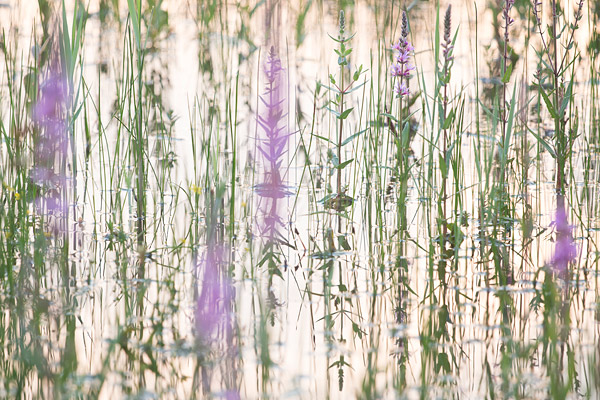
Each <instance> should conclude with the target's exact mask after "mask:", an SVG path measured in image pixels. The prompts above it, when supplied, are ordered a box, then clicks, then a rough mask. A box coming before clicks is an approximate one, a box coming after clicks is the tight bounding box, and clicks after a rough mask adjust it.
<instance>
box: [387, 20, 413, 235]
mask: <svg viewBox="0 0 600 400" xmlns="http://www.w3.org/2000/svg"><path fill="white" fill-rule="evenodd" d="M408 34H409V28H408V17H407V15H406V12H403V13H402V31H401V36H400V39H399V40H398V42H396V43H395V44H393V45H392V49H393V50H394V51H396V52H397V53H396V54H395V55H394V62H393V64H392V65H391V67H390V75H391V76H392V79H393V80H394V93H395V94H396V97H397V98H398V103H397V104H398V119H397V121H398V122H399V125H400V129H399V130H398V131H397V132H396V137H395V143H396V151H397V166H396V172H395V173H396V175H397V177H398V178H399V179H398V181H399V182H400V194H399V199H398V203H399V204H404V202H405V199H406V196H407V192H408V182H407V179H408V146H409V124H408V117H407V118H406V121H405V118H404V115H405V114H408V113H406V112H405V110H404V100H405V99H406V100H408V96H409V94H410V89H409V79H410V77H411V74H412V72H413V71H414V69H415V66H414V65H413V64H412V61H411V58H412V54H413V52H414V47H413V46H412V44H411V43H410V42H409V41H408ZM406 104H408V102H407V103H406ZM393 132H394V131H393ZM406 229H407V220H406V212H404V208H402V207H401V208H399V209H398V230H399V231H400V232H404V231H406Z"/></svg>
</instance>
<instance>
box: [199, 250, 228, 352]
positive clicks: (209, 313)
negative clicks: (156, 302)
mask: <svg viewBox="0 0 600 400" xmlns="http://www.w3.org/2000/svg"><path fill="white" fill-rule="evenodd" d="M225 256H226V251H225V248H224V246H222V245H217V244H209V245H208V248H207V250H206V252H205V254H204V255H203V257H202V259H201V260H200V263H199V264H198V266H197V272H198V277H199V280H200V284H199V293H198V298H197V301H196V310H195V323H196V332H197V334H198V335H199V339H200V340H201V342H202V343H204V344H209V343H210V342H212V341H213V340H215V338H216V336H217V334H218V330H219V327H222V329H223V331H222V333H223V334H224V336H225V337H228V336H229V335H230V334H231V330H232V327H233V304H234V301H235V292H234V288H233V285H232V283H231V281H230V279H229V277H228V274H227V263H226V262H225V261H226V258H225Z"/></svg>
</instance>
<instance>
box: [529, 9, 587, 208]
mask: <svg viewBox="0 0 600 400" xmlns="http://www.w3.org/2000/svg"><path fill="white" fill-rule="evenodd" d="M583 2H584V1H583V0H579V2H578V3H576V6H577V7H576V9H575V12H574V21H573V22H571V23H567V22H566V21H565V24H564V26H563V27H562V28H561V27H560V25H559V22H560V21H559V19H560V17H561V15H562V10H561V8H560V5H558V4H557V1H556V0H551V2H550V6H551V19H552V22H551V24H550V25H549V26H548V28H549V31H548V32H547V33H544V31H543V27H542V14H541V6H542V1H541V0H535V3H534V7H533V15H534V18H535V21H536V28H537V31H538V35H539V37H540V40H541V51H540V52H539V57H540V59H541V61H542V62H543V64H544V65H545V66H547V67H548V68H544V70H542V69H540V70H538V71H537V72H536V74H535V75H534V78H535V79H536V81H537V82H536V86H537V88H538V90H539V93H540V95H541V96H542V99H543V101H544V104H545V105H546V108H547V110H548V112H549V113H550V116H551V117H552V120H553V122H554V146H553V148H551V147H550V146H549V145H548V144H547V143H546V142H545V141H544V140H543V138H540V137H538V140H539V141H540V142H541V143H542V144H543V145H544V147H546V148H549V149H551V154H552V156H553V157H554V158H555V159H556V174H555V181H556V185H555V187H556V191H557V192H558V195H559V196H562V195H564V193H565V185H566V177H567V174H566V172H565V168H566V163H567V160H568V159H569V158H570V156H571V154H572V147H573V142H574V140H575V137H576V136H577V135H578V128H579V127H578V115H576V112H577V110H576V109H575V110H573V95H574V94H573V85H574V82H575V76H574V75H575V69H574V68H575V63H576V61H577V60H578V58H579V57H578V52H577V47H576V42H575V31H576V30H577V29H578V28H579V23H580V21H581V19H582V17H583ZM562 16H564V15H562ZM567 28H568V29H567ZM563 31H564V32H563ZM564 33H566V35H564ZM564 37H566V40H565V41H563V43H561V39H562V38H564ZM561 48H562V49H564V50H563V51H562V54H560V51H561V50H560V49H561ZM573 51H574V53H575V54H572V53H573ZM568 71H570V73H571V76H570V77H568V76H567V72H568ZM547 75H549V78H550V80H551V85H550V91H549V92H548V90H547V89H546V88H545V86H546V84H545V80H546V78H547V77H548V76H547ZM569 78H570V79H569ZM567 123H569V124H570V128H569V129H567Z"/></svg>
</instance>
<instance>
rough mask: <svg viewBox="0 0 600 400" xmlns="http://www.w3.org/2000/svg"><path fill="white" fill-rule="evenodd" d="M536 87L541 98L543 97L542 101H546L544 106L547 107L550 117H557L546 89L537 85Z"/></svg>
mask: <svg viewBox="0 0 600 400" xmlns="http://www.w3.org/2000/svg"><path fill="white" fill-rule="evenodd" d="M538 88H539V89H540V94H541V95H542V99H544V103H546V108H548V112H550V115H551V116H552V118H554V119H558V114H557V113H556V110H555V109H554V106H553V105H552V102H551V101H550V98H548V95H547V94H546V91H545V90H544V89H543V88H542V87H541V86H538Z"/></svg>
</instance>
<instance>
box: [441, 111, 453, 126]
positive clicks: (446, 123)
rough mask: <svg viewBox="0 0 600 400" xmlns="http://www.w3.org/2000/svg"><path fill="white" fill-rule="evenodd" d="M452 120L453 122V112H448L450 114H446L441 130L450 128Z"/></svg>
mask: <svg viewBox="0 0 600 400" xmlns="http://www.w3.org/2000/svg"><path fill="white" fill-rule="evenodd" d="M453 120H454V110H450V114H448V116H447V117H446V119H445V120H444V126H443V129H444V130H446V129H448V128H450V125H452V121H453Z"/></svg>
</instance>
